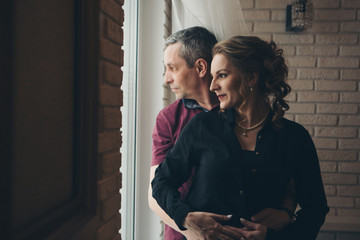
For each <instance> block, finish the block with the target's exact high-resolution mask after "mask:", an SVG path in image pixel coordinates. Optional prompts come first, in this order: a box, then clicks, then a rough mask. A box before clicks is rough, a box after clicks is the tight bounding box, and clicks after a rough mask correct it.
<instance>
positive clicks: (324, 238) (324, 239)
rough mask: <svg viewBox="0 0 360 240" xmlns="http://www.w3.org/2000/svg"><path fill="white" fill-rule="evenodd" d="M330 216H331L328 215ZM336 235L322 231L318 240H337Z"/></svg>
mask: <svg viewBox="0 0 360 240" xmlns="http://www.w3.org/2000/svg"><path fill="white" fill-rule="evenodd" d="M328 216H329V215H328ZM335 234H336V233H333V232H323V231H320V232H319V234H318V236H317V238H316V240H336V235H335Z"/></svg>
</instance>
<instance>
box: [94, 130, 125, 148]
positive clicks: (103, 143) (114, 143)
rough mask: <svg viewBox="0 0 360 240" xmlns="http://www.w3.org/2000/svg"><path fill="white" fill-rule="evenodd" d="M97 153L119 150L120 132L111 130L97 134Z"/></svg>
mask: <svg viewBox="0 0 360 240" xmlns="http://www.w3.org/2000/svg"><path fill="white" fill-rule="evenodd" d="M98 139H99V141H98V151H99V152H105V151H110V150H115V149H116V150H120V146H121V143H122V137H121V132H120V130H112V131H107V132H103V133H99V137H98Z"/></svg>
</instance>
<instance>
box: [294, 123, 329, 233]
mask: <svg viewBox="0 0 360 240" xmlns="http://www.w3.org/2000/svg"><path fill="white" fill-rule="evenodd" d="M295 145H296V146H297V147H296V148H295V149H296V150H295V151H294V153H293V154H294V159H295V161H294V163H293V174H294V187H295V191H296V198H297V200H298V202H299V205H300V207H301V210H299V211H298V212H297V218H296V221H295V222H294V223H293V224H291V225H290V226H289V229H290V230H291V232H292V235H293V238H294V239H309V240H315V239H316V236H317V234H318V232H319V230H320V227H321V226H322V225H323V223H324V221H325V216H326V214H327V213H328V212H329V207H328V205H327V201H326V196H325V191H324V186H323V182H322V179H321V173H320V166H319V160H318V157H317V153H316V149H315V146H314V143H313V141H312V139H311V137H310V135H309V134H308V132H307V131H306V130H305V129H304V130H303V133H302V135H300V134H299V137H298V138H297V142H296V143H295Z"/></svg>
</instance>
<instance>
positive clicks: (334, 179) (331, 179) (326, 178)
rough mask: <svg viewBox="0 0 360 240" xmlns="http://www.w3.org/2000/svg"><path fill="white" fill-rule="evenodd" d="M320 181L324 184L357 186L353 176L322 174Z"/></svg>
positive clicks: (355, 178) (355, 177)
mask: <svg viewBox="0 0 360 240" xmlns="http://www.w3.org/2000/svg"><path fill="white" fill-rule="evenodd" d="M322 179H323V182H324V184H357V176H356V175H355V174H335V173H323V174H322Z"/></svg>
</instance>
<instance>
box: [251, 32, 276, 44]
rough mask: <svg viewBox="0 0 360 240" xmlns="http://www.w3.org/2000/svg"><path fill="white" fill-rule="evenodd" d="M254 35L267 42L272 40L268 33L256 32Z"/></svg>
mask: <svg viewBox="0 0 360 240" xmlns="http://www.w3.org/2000/svg"><path fill="white" fill-rule="evenodd" d="M255 36H258V37H259V38H261V39H262V40H264V41H267V42H270V41H271V40H272V37H271V34H270V33H256V34H255ZM276 44H277V43H276Z"/></svg>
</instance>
